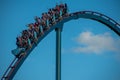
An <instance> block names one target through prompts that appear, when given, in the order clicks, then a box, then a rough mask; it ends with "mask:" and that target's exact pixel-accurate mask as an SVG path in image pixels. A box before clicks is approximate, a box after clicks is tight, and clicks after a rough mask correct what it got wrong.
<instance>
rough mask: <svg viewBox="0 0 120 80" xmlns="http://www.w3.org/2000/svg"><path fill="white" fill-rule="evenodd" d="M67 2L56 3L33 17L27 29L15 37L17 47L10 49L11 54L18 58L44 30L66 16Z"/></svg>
mask: <svg viewBox="0 0 120 80" xmlns="http://www.w3.org/2000/svg"><path fill="white" fill-rule="evenodd" d="M68 15H69V14H68V7H67V4H66V3H65V4H60V5H56V6H55V7H54V8H51V9H49V10H48V12H46V13H42V17H41V18H40V17H38V16H36V17H35V22H34V23H30V24H28V25H27V26H28V29H26V30H23V31H22V34H21V35H20V36H18V37H17V38H16V45H17V48H16V49H14V50H12V54H13V55H14V56H16V57H17V58H19V57H20V56H21V55H24V53H25V51H26V50H28V49H30V48H31V47H32V44H34V43H36V42H37V40H38V38H39V37H40V36H42V35H43V34H44V33H45V31H47V30H49V29H50V27H52V26H53V25H54V24H56V23H57V22H59V21H60V20H62V19H63V18H64V17H66V16H68Z"/></svg>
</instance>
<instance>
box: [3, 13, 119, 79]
mask: <svg viewBox="0 0 120 80" xmlns="http://www.w3.org/2000/svg"><path fill="white" fill-rule="evenodd" d="M79 18H86V19H92V20H96V21H98V22H100V23H103V24H105V25H106V26H108V27H109V28H110V29H112V30H113V31H114V32H115V33H117V34H118V35H119V36H120V24H118V23H117V22H116V21H114V20H113V19H111V18H110V17H108V16H106V15H103V14H101V13H98V12H93V11H80V12H75V13H71V14H70V15H69V16H68V17H65V18H63V19H62V20H61V21H60V22H58V23H57V24H55V25H53V26H51V27H50V29H49V30H47V31H45V32H44V35H42V36H40V37H39V38H38V42H37V43H36V44H32V48H31V49H28V50H27V51H26V54H24V55H22V56H21V57H20V58H18V59H16V58H15V59H14V60H13V62H12V63H11V64H10V66H9V67H8V69H7V70H6V72H5V74H4V75H3V77H2V79H1V80H12V79H13V77H14V76H15V74H16V72H17V71H18V69H19V68H20V66H21V65H22V64H23V62H24V61H25V59H26V58H27V57H28V55H29V54H30V52H31V51H32V50H33V49H34V48H35V47H36V46H37V44H38V43H39V42H40V41H41V40H42V39H44V37H46V36H47V35H48V34H49V33H50V32H51V31H53V30H54V29H56V28H60V27H61V28H62V27H63V24H64V23H65V22H68V21H70V20H74V19H79Z"/></svg>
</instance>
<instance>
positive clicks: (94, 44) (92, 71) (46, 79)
mask: <svg viewBox="0 0 120 80" xmlns="http://www.w3.org/2000/svg"><path fill="white" fill-rule="evenodd" d="M60 2H66V3H67V4H68V7H69V12H70V13H72V12H76V11H83V10H91V11H96V12H100V13H103V14H105V15H107V16H109V17H111V18H113V19H114V20H116V21H117V22H119V23H120V17H119V16H120V8H119V7H120V6H119V5H120V1H119V0H92V1H90V0H84V1H83V0H79V1H78V0H0V37H1V39H0V78H1V76H2V75H3V73H4V71H5V70H6V69H7V67H8V66H9V64H10V63H11V61H12V60H13V58H14V56H13V55H12V54H11V50H12V49H15V48H16V45H15V43H16V36H17V35H19V34H20V33H21V32H22V30H23V29H27V27H26V26H25V25H26V24H29V23H31V22H34V16H41V14H42V12H47V11H48V9H49V8H52V7H54V6H55V5H56V3H60ZM119 45H120V37H119V36H118V35H116V34H115V33H114V32H113V31H111V30H110V29H109V28H108V27H106V26H105V25H103V24H101V23H99V22H96V21H92V20H88V19H78V20H73V21H69V22H67V23H65V24H64V28H63V32H62V80H120V51H119V50H120V46H119ZM38 79H39V80H55V31H52V32H51V33H50V34H49V35H48V36H47V37H45V38H44V40H42V41H41V42H40V43H39V45H38V46H37V47H36V48H35V49H34V50H33V51H32V53H31V54H30V55H29V57H28V58H27V59H26V61H25V62H24V64H23V65H22V66H21V68H20V69H19V71H18V72H17V74H16V75H15V77H14V80H38Z"/></svg>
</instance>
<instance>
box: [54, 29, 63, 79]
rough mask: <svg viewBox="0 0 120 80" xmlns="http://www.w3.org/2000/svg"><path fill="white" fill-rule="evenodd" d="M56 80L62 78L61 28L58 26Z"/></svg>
mask: <svg viewBox="0 0 120 80" xmlns="http://www.w3.org/2000/svg"><path fill="white" fill-rule="evenodd" d="M55 31H56V80H61V32H62V29H61V28H56V29H55Z"/></svg>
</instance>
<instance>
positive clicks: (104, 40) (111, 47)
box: [72, 31, 120, 54]
mask: <svg viewBox="0 0 120 80" xmlns="http://www.w3.org/2000/svg"><path fill="white" fill-rule="evenodd" d="M75 41H76V42H77V43H78V44H79V45H78V46H77V47H74V48H73V49H72V51H73V52H75V53H80V52H83V53H95V54H101V53H103V52H109V51H110V52H115V53H118V52H120V39H115V38H114V37H112V36H111V34H110V33H104V34H94V33H92V32H89V31H87V32H82V33H81V34H79V36H78V37H76V38H75Z"/></svg>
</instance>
